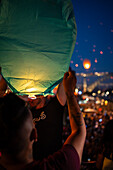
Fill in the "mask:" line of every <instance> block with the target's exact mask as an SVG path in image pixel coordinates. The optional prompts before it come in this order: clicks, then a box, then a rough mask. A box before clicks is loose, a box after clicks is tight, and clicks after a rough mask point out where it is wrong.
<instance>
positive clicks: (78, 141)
mask: <svg viewBox="0 0 113 170" xmlns="http://www.w3.org/2000/svg"><path fill="white" fill-rule="evenodd" d="M63 84H64V89H65V93H66V98H67V104H68V111H69V119H70V125H71V130H72V132H71V135H70V136H69V137H68V138H67V140H66V142H65V143H64V144H71V145H72V146H73V147H74V148H75V149H76V151H77V152H78V155H79V158H80V162H81V158H82V152H83V147H84V142H85V137H86V127H85V122H84V118H83V116H82V113H81V111H80V108H79V105H78V103H77V100H76V97H75V95H74V90H75V86H76V77H75V73H74V72H73V71H69V72H66V73H65V74H64V78H63Z"/></svg>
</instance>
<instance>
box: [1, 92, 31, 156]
mask: <svg viewBox="0 0 113 170" xmlns="http://www.w3.org/2000/svg"><path fill="white" fill-rule="evenodd" d="M29 115H30V111H29V109H28V107H27V106H26V103H25V102H24V101H23V100H22V99H20V98H19V97H18V96H17V95H15V94H14V93H9V94H7V95H6V96H4V97H3V98H0V150H1V151H3V152H4V153H8V154H12V155H13V156H15V155H17V154H18V153H19V152H20V151H22V150H23V149H24V147H25V146H26V141H25V140H26V139H24V138H23V136H24V135H25V134H24V135H23V134H22V133H21V132H22V128H23V126H24V123H25V121H26V120H27V118H28V117H29Z"/></svg>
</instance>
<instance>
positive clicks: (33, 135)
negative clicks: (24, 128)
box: [30, 128, 38, 142]
mask: <svg viewBox="0 0 113 170" xmlns="http://www.w3.org/2000/svg"><path fill="white" fill-rule="evenodd" d="M37 138H38V135H37V130H36V128H33V129H32V132H31V135H30V141H33V140H34V141H35V142H37V140H38V139H37Z"/></svg>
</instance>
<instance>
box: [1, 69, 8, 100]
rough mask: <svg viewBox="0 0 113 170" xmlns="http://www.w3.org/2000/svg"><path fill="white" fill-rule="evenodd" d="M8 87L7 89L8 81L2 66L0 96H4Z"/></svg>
mask: <svg viewBox="0 0 113 170" xmlns="http://www.w3.org/2000/svg"><path fill="white" fill-rule="evenodd" d="M6 89H7V83H6V81H5V80H4V78H3V76H2V74H1V67H0V97H3V96H4V94H5V91H6Z"/></svg>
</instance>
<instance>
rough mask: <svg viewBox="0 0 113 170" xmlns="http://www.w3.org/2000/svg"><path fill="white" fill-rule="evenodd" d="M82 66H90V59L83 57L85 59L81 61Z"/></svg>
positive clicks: (87, 67)
mask: <svg viewBox="0 0 113 170" xmlns="http://www.w3.org/2000/svg"><path fill="white" fill-rule="evenodd" d="M83 66H84V68H85V69H89V68H90V67H91V62H90V60H88V59H85V60H84V61H83Z"/></svg>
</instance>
